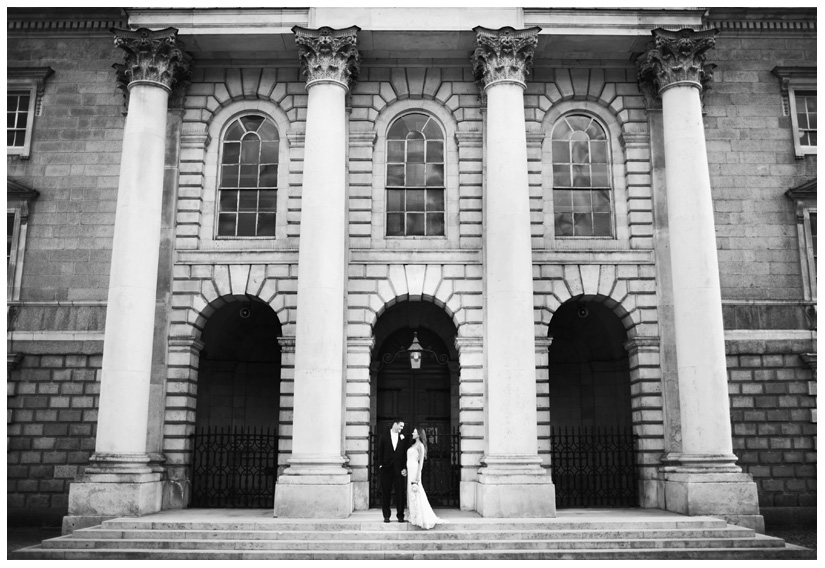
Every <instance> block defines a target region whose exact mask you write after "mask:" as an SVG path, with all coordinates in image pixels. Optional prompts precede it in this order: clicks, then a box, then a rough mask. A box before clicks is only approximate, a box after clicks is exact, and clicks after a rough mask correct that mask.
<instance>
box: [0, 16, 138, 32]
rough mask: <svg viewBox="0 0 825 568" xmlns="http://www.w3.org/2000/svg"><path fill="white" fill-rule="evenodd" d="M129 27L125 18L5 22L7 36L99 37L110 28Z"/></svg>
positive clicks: (12, 20)
mask: <svg viewBox="0 0 825 568" xmlns="http://www.w3.org/2000/svg"><path fill="white" fill-rule="evenodd" d="M128 26H129V21H128V19H127V18H126V17H124V18H122V19H105V18H102V19H96V18H84V19H71V18H58V19H45V18H32V19H25V20H15V19H11V18H10V19H9V20H8V21H7V22H6V31H7V32H8V33H9V35H13V34H15V33H21V32H23V33H26V34H29V33H61V34H64V33H76V34H88V33H89V32H97V33H99V34H101V35H108V34H109V30H111V29H112V28H126V27H128Z"/></svg>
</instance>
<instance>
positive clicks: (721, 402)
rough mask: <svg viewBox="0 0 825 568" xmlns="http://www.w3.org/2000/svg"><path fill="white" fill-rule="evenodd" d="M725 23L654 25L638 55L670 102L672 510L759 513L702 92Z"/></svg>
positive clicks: (647, 78) (643, 77) (644, 72)
mask: <svg viewBox="0 0 825 568" xmlns="http://www.w3.org/2000/svg"><path fill="white" fill-rule="evenodd" d="M717 33H718V32H717V30H702V31H694V30H691V29H683V30H679V31H668V30H664V29H656V30H653V38H654V45H653V46H652V48H651V49H650V50H649V51H648V52H647V53H645V54H644V55H643V56H642V57H641V58H640V59H639V62H638V66H639V79H640V81H641V82H642V84H643V86H646V87H647V88H649V89H651V90H652V91H653V92H655V93H658V95H659V96H660V97H661V99H662V123H663V130H664V154H665V180H666V185H667V209H668V226H669V230H670V255H671V266H672V272H673V278H672V281H673V307H674V327H675V330H674V331H675V338H676V358H677V368H678V383H679V407H680V411H681V430H682V452H681V453H678V454H669V455H668V456H666V458H665V460H664V461H665V467H663V469H662V471H663V473H664V475H665V479H666V480H667V481H666V484H665V499H666V507H667V508H668V509H669V510H673V511H677V512H680V513H687V514H692V515H695V514H717V515H724V516H732V515H753V514H756V513H758V512H759V509H758V505H757V498H756V486H755V484H754V483H753V482H752V481H751V479H750V476H748V475H745V474H742V473H741V469H740V468H739V467H738V466H737V465H736V463H735V462H736V459H737V458H736V456H735V455H734V454H733V448H732V442H731V427H730V409H729V404H730V403H729V399H728V386H727V385H728V381H727V369H726V362H725V338H724V328H723V325H722V295H721V289H720V284H719V264H718V261H717V254H716V231H715V228H714V223H713V202H712V197H711V187H710V172H709V168H708V158H707V148H706V145H705V132H704V125H703V121H702V103H701V100H700V93H701V91H702V88H703V87H702V85H703V83H704V82H705V81H707V80H708V79H709V76H708V75H709V71H710V69H712V66H709V65H706V64H705V57H706V53H707V51H708V50H710V49H711V48H712V47H713V46H714V44H715V41H716V39H715V38H716V34H717Z"/></svg>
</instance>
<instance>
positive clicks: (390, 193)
mask: <svg viewBox="0 0 825 568" xmlns="http://www.w3.org/2000/svg"><path fill="white" fill-rule="evenodd" d="M386 187H387V236H389V237H396V236H443V235H444V213H445V208H444V131H443V130H442V129H441V126H440V125H439V124H438V123H437V122H436V121H435V119H434V118H433V117H431V116H429V115H426V114H423V113H412V114H406V115H404V116H402V117H400V118H399V119H398V120H396V121H395V122H394V123H393V125H392V126H391V127H390V130H389V133H388V134H387V185H386Z"/></svg>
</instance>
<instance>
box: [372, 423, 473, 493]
mask: <svg viewBox="0 0 825 568" xmlns="http://www.w3.org/2000/svg"><path fill="white" fill-rule="evenodd" d="M379 440H380V436H379V435H377V434H375V433H373V432H370V453H369V473H370V476H369V480H370V507H380V506H381V479H380V477H379V475H378V464H377V463H375V454H376V449H377V447H378V441H379ZM460 456H461V434H459V431H458V428H453V429H452V433H451V434H439V435H435V436H432V435H431V434H430V435H428V444H427V459H425V460H424V470H423V471H422V472H421V484H422V485H423V486H424V490H425V491H426V492H427V499H428V500H429V502H430V505H431V506H433V507H458V506H459V487H460V483H461V462H460ZM394 502H395V495H393V506H395V503H394Z"/></svg>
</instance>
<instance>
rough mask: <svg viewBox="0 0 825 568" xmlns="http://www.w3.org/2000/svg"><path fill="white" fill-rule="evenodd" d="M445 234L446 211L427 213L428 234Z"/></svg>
mask: <svg viewBox="0 0 825 568" xmlns="http://www.w3.org/2000/svg"><path fill="white" fill-rule="evenodd" d="M443 234H444V213H427V235H431V236H441V235H443Z"/></svg>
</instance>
